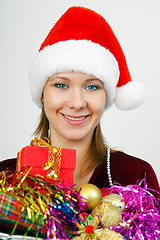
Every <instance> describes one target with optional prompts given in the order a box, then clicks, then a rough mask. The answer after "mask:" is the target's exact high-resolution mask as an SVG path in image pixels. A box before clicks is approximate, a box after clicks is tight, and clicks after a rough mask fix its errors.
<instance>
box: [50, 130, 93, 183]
mask: <svg viewBox="0 0 160 240" xmlns="http://www.w3.org/2000/svg"><path fill="white" fill-rule="evenodd" d="M91 141H92V135H91V136H88V137H87V138H86V139H83V140H79V141H71V140H68V139H61V138H56V137H54V138H53V137H52V136H51V145H52V146H59V147H61V148H69V149H75V150H76V169H75V171H74V184H76V185H81V184H83V183H88V181H89V180H90V177H91V176H92V173H93V171H94V167H93V157H92V156H90V154H89V153H90V148H91Z"/></svg>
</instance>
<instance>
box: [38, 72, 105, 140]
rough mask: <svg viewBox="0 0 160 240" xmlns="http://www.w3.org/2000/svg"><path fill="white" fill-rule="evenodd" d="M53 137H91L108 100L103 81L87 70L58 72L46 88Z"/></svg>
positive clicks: (48, 114)
mask: <svg viewBox="0 0 160 240" xmlns="http://www.w3.org/2000/svg"><path fill="white" fill-rule="evenodd" d="M42 101H43V102H44V109H45V113H46V116H47V118H48V121H49V126H50V133H51V139H52V138H53V139H56V140H57V141H56V143H57V142H58V143H60V142H62V141H63V140H69V141H79V140H84V139H88V138H91V137H92V136H93V131H94V129H95V127H96V126H97V124H98V123H99V121H100V119H101V116H102V114H103V112H104V108H105V103H106V91H105V88H104V85H103V83H102V82H101V80H99V79H97V78H95V77H93V76H91V75H87V74H84V73H78V72H72V73H58V74H55V75H54V76H53V77H51V78H50V79H49V80H48V81H47V83H46V85H45V87H44V90H43V99H42Z"/></svg>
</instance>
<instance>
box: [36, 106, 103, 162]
mask: <svg viewBox="0 0 160 240" xmlns="http://www.w3.org/2000/svg"><path fill="white" fill-rule="evenodd" d="M48 132H49V121H48V119H47V117H46V114H45V110H44V104H43V103H42V111H41V115H40V121H39V124H38V126H37V128H36V130H35V132H34V135H37V136H39V137H40V138H44V137H46V138H49V134H48ZM106 155H107V149H106V146H105V143H104V137H103V134H102V131H101V126H100V123H98V125H97V126H96V127H95V129H94V133H93V138H92V142H91V146H90V152H89V153H88V156H92V158H93V166H97V165H99V164H100V163H101V162H102V161H103V159H104V157H106Z"/></svg>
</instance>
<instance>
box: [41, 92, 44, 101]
mask: <svg viewBox="0 0 160 240" xmlns="http://www.w3.org/2000/svg"><path fill="white" fill-rule="evenodd" d="M43 102H44V98H43V93H42V96H41V103H43Z"/></svg>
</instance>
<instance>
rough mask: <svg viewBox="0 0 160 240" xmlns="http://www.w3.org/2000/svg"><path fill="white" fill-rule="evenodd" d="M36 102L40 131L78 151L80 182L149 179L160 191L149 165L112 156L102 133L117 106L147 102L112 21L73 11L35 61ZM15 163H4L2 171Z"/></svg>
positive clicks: (78, 9)
mask: <svg viewBox="0 0 160 240" xmlns="http://www.w3.org/2000/svg"><path fill="white" fill-rule="evenodd" d="M29 80H30V87H31V94H32V99H33V102H34V103H36V104H37V105H38V106H39V107H40V108H41V117H40V122H39V125H38V127H37V129H36V131H35V133H36V135H38V136H40V137H47V138H49V140H50V144H51V145H52V146H59V147H62V148H71V149H76V169H75V173H74V183H75V184H76V185H78V186H79V185H81V184H83V183H92V184H94V185H96V186H97V187H99V188H102V187H109V186H110V185H112V183H113V182H118V183H120V184H121V185H123V186H125V185H128V184H135V183H136V182H137V181H139V180H142V179H144V178H145V177H146V179H147V183H148V187H149V188H151V189H154V190H156V191H157V192H156V193H155V192H154V194H155V195H157V194H158V192H159V184H158V181H157V178H156V175H155V172H154V170H153V169H152V167H151V166H150V164H148V163H147V162H145V161H143V160H141V159H138V158H135V157H132V156H129V155H127V154H125V153H123V152H120V151H112V150H111V151H110V148H109V146H107V144H106V142H105V139H104V138H103V134H102V132H101V127H100V121H101V117H102V115H103V112H104V111H106V112H107V109H108V108H109V107H111V106H112V104H115V105H116V107H117V108H119V109H121V110H130V109H133V108H136V107H138V106H139V105H140V104H142V103H143V101H144V98H145V91H144V88H143V86H142V84H141V83H138V82H133V81H132V79H131V76H130V73H129V70H128V66H127V62H126V59H125V56H124V53H123V51H122V48H121V46H120V44H119V42H118V40H117V38H116V36H115V35H114V33H113V31H112V29H111V27H110V26H109V25H108V23H107V22H106V20H105V19H104V18H103V17H102V16H100V15H99V14H98V13H96V12H94V11H92V10H90V9H87V8H83V7H71V8H69V9H68V10H67V11H66V12H65V13H64V14H63V15H62V16H61V17H60V19H59V20H58V21H57V23H56V24H55V25H54V26H53V28H52V29H51V31H50V32H49V34H48V35H47V37H46V39H45V40H44V42H43V43H42V45H41V46H40V49H39V52H38V53H37V55H36V56H35V57H34V59H33V61H32V62H31V65H30V69H29ZM15 162H16V160H15V161H12V163H11V162H10V161H6V162H5V163H4V162H1V163H0V167H1V170H3V169H4V168H5V166H6V165H8V166H9V165H10V166H11V164H12V167H13V168H14V167H15V165H14V164H15Z"/></svg>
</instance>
